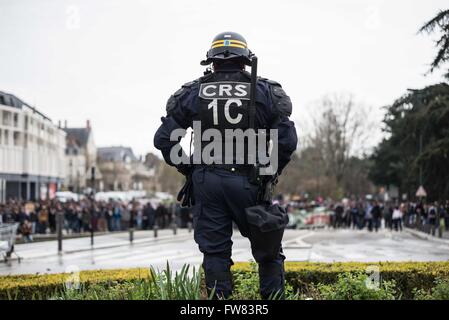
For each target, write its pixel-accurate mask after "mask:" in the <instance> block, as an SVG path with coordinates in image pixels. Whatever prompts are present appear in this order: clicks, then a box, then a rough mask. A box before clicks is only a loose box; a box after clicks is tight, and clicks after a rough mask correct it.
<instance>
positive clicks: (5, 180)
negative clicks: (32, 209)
mask: <svg viewBox="0 0 449 320" xmlns="http://www.w3.org/2000/svg"><path fill="white" fill-rule="evenodd" d="M64 177H65V132H64V131H63V130H62V129H61V128H59V127H58V126H57V125H55V124H53V123H52V122H51V120H50V119H49V118H47V117H46V116H45V115H43V114H42V113H40V112H39V111H37V110H36V109H34V108H33V107H31V106H29V105H28V104H26V103H24V102H23V101H22V100H20V99H19V98H17V97H15V96H14V95H11V94H7V93H4V92H0V202H3V201H5V200H6V199H10V198H16V199H23V200H37V199H46V198H48V197H50V198H52V197H53V196H54V193H55V192H56V191H57V190H58V189H59V187H60V186H61V183H62V182H63V179H64Z"/></svg>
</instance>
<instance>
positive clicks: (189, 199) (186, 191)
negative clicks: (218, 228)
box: [176, 170, 195, 207]
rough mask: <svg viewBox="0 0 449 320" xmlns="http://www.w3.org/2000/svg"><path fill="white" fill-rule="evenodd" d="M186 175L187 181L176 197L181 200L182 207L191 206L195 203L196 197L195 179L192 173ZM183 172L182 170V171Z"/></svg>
mask: <svg viewBox="0 0 449 320" xmlns="http://www.w3.org/2000/svg"><path fill="white" fill-rule="evenodd" d="M191 171H192V170H190V173H189V174H187V175H186V182H185V183H184V185H183V186H182V188H181V190H180V191H179V193H178V196H177V197H176V200H178V201H179V202H181V207H191V206H194V205H195V199H194V197H193V179H192V174H191ZM180 172H181V171H180ZM181 173H182V172H181Z"/></svg>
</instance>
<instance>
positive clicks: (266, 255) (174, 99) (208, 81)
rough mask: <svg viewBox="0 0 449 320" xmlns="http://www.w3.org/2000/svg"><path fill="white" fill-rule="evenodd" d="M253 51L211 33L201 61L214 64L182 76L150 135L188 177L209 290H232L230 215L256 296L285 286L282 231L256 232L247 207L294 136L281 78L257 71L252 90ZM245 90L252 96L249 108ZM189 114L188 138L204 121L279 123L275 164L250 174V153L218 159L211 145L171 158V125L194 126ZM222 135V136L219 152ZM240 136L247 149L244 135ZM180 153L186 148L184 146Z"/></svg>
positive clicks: (236, 38) (286, 157)
mask: <svg viewBox="0 0 449 320" xmlns="http://www.w3.org/2000/svg"><path fill="white" fill-rule="evenodd" d="M253 56H254V55H253V53H252V52H251V51H250V50H249V49H248V46H247V42H246V40H245V39H244V38H243V37H242V36H241V35H239V34H238V33H235V32H223V33H220V34H219V35H217V36H216V37H215V38H214V39H213V41H212V45H211V48H210V49H209V51H208V52H207V56H206V59H205V60H203V61H202V62H201V65H204V66H208V65H211V64H212V68H213V71H211V70H210V69H208V70H209V71H206V72H205V75H204V76H202V77H200V78H198V79H196V80H194V81H192V82H188V83H186V84H184V85H183V86H182V87H181V88H180V89H179V90H177V91H176V92H175V93H174V94H173V95H172V96H171V97H170V98H169V99H168V102H167V107H166V111H167V115H166V116H165V117H162V125H161V126H160V127H159V129H158V130H157V132H156V134H155V137H154V145H155V147H156V148H157V149H159V150H161V152H162V155H163V156H164V159H165V161H166V162H167V163H168V164H169V165H172V166H175V167H176V168H177V169H178V171H179V172H181V173H182V174H184V175H185V176H186V178H187V181H188V183H186V186H188V187H186V186H185V189H184V193H185V194H187V197H190V198H191V199H189V201H187V204H192V205H193V208H192V211H193V222H194V238H195V241H196V243H197V244H198V246H199V249H200V251H201V252H202V253H203V254H204V259H203V269H204V272H205V278H206V286H207V288H208V290H209V291H210V290H212V289H213V290H214V292H215V294H216V295H217V296H222V297H225V298H227V297H229V296H230V295H231V293H232V277H231V272H230V268H231V265H232V264H233V261H232V260H231V249H232V240H231V236H232V231H233V222H234V223H235V224H236V225H237V226H238V228H239V230H240V232H241V234H242V235H243V236H245V237H248V238H249V240H250V242H251V249H252V253H253V256H254V258H255V260H256V262H257V263H258V266H259V277H260V291H261V295H262V297H263V298H268V297H270V295H271V296H273V294H279V293H281V294H282V293H283V290H284V259H285V256H284V255H283V253H282V248H281V238H277V239H276V240H274V242H275V243H267V242H269V241H270V238H269V237H267V239H263V237H260V235H259V236H256V233H257V232H254V228H252V227H251V225H250V221H249V216H248V212H247V211H246V210H245V209H247V208H254V206H256V205H257V204H258V203H259V201H260V197H259V195H260V192H261V189H263V186H264V183H266V182H267V181H272V180H273V178H274V177H277V176H278V175H280V174H281V172H282V170H283V169H284V167H285V166H286V165H287V163H288V162H289V161H290V157H291V155H292V153H293V152H294V151H295V150H296V146H297V136H296V130H295V126H294V123H293V122H292V121H291V120H289V116H290V115H291V111H292V104H291V101H290V98H289V97H288V96H287V94H286V93H285V91H284V90H283V89H282V87H281V85H280V84H279V83H277V82H275V81H272V80H268V79H266V78H261V77H258V78H257V81H254V82H255V83H256V85H255V90H254V91H252V89H253V88H251V86H250V85H249V84H250V83H251V74H250V73H248V72H247V71H245V67H246V66H251V64H252V63H253V59H252V58H253ZM253 69H254V67H253ZM249 92H251V93H252V94H253V100H255V101H253V103H254V104H255V110H254V109H253V110H254V114H253V115H251V108H250V107H251V106H250V103H251V102H250V98H249ZM251 117H253V118H251ZM195 121H199V122H200V124H201V129H200V130H201V132H199V133H198V132H195V133H194V134H195V139H194V140H200V138H199V137H197V134H202V133H204V132H205V131H206V130H208V129H215V130H216V131H215V132H220V133H222V134H223V135H225V136H227V135H228V132H227V131H226V130H228V129H240V130H245V129H249V128H250V127H251V126H253V127H254V128H253V129H262V128H263V129H275V130H277V155H278V159H277V160H278V165H277V170H276V172H275V173H273V175H272V176H261V177H258V178H257V179H254V168H255V167H256V166H254V165H253V164H249V163H247V161H248V155H246V157H244V158H245V159H243V160H242V159H240V158H239V156H238V155H237V153H236V151H235V150H236V149H235V148H234V149H233V150H234V153H233V154H232V155H231V158H233V159H231V162H229V161H226V162H225V161H216V160H217V156H219V155H220V151H217V150H215V151H213V152H212V154H213V161H212V162H211V161H210V159H209V160H205V159H201V162H200V163H196V164H185V163H177V162H176V161H174V160H173V159H172V156H173V152H172V148H173V147H174V146H176V145H178V146H179V141H180V139H181V138H180V137H179V138H178V139H172V137H171V133H172V132H173V131H174V130H176V129H186V128H189V127H192V126H193V124H194V122H195ZM267 139H268V140H269V138H267ZM211 140H212V139H211ZM211 140H209V142H210V141H211ZM224 140H227V139H224ZM195 142H196V141H195ZM228 142H229V141H227V142H223V149H222V152H224V151H223V150H224V149H225V147H226V146H225V144H226V143H228ZM244 143H245V150H247V149H248V142H247V140H244ZM207 145H208V143H204V144H201V145H200V147H199V148H198V147H196V146H197V144H195V149H194V152H200V155H201V151H204V150H205V148H206V147H207ZM180 153H182V154H183V155H184V152H183V151H182V150H181V151H180ZM185 156H186V155H185ZM250 156H251V155H250ZM187 158H189V157H188V156H187ZM237 158H239V159H237ZM189 159H190V160H191V159H192V156H190V158H189ZM227 160H229V159H227ZM255 180H256V181H255ZM185 196H186V195H185ZM256 211H257V210H256ZM253 213H254V212H253ZM253 220H254V219H253ZM255 220H256V222H257V221H259V220H260V219H259V217H256V219H255ZM281 237H282V236H281ZM268 248H271V249H268ZM273 248H274V250H273Z"/></svg>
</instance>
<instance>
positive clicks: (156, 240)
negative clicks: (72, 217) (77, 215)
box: [0, 233, 193, 262]
mask: <svg viewBox="0 0 449 320" xmlns="http://www.w3.org/2000/svg"><path fill="white" fill-rule="evenodd" d="M190 237H193V235H192V234H191V233H187V234H178V235H177V236H173V235H167V236H161V237H157V238H144V239H137V240H134V241H133V243H130V242H129V241H127V240H123V241H120V242H116V243H113V244H103V245H98V246H94V247H84V248H80V249H72V250H63V251H62V253H61V254H59V253H58V252H54V253H49V254H41V255H36V256H32V257H20V260H22V261H23V260H27V259H41V258H47V257H52V256H57V255H66V254H72V253H78V252H86V251H93V250H102V249H110V248H117V247H126V246H130V245H133V244H144V243H154V244H157V243H159V244H160V243H167V242H174V241H178V240H179V239H188V238H190ZM52 241H54V240H52ZM17 253H18V254H19V256H20V252H17ZM18 260H19V258H18V257H17V256H15V257H11V258H10V259H9V260H8V261H18ZM0 262H1V261H0Z"/></svg>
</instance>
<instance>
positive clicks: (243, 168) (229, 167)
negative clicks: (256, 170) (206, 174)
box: [205, 164, 254, 176]
mask: <svg viewBox="0 0 449 320" xmlns="http://www.w3.org/2000/svg"><path fill="white" fill-rule="evenodd" d="M205 167H206V168H210V169H222V170H226V171H229V172H232V173H235V174H236V175H241V176H250V175H251V171H252V168H253V167H254V166H251V165H244V164H211V165H207V166H205Z"/></svg>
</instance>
